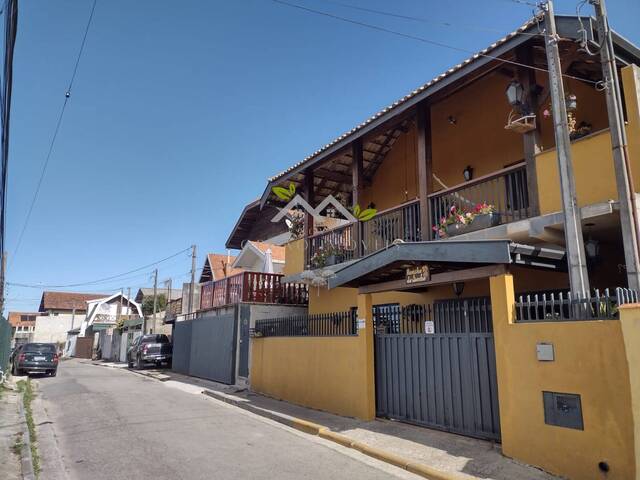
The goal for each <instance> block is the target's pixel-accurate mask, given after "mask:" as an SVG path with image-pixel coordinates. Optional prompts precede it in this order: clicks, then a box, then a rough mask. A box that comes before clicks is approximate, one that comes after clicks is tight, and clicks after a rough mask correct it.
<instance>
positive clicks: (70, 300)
mask: <svg viewBox="0 0 640 480" xmlns="http://www.w3.org/2000/svg"><path fill="white" fill-rule="evenodd" d="M108 296H109V294H106V293H75V292H42V300H41V301H40V311H41V312H46V311H47V310H69V311H71V310H73V309H75V310H81V311H86V309H87V300H95V299H96V298H104V297H108Z"/></svg>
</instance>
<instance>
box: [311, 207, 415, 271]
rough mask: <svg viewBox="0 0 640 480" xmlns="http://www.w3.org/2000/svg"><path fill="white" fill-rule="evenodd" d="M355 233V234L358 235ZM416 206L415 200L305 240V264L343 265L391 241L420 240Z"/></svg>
mask: <svg viewBox="0 0 640 480" xmlns="http://www.w3.org/2000/svg"><path fill="white" fill-rule="evenodd" d="M358 230H359V231H358ZM420 235H421V234H420V204H419V202H418V201H417V200H412V201H411V202H408V203H405V204H403V205H400V206H397V207H393V208H390V209H389V210H385V211H382V212H380V213H378V214H377V215H376V216H375V217H373V218H372V219H371V220H369V221H366V222H355V223H349V224H347V225H342V226H340V227H337V228H333V229H331V230H328V231H326V232H322V233H318V234H316V235H313V236H311V237H309V238H308V248H307V250H306V264H307V265H308V266H310V267H312V268H319V267H323V266H328V265H334V264H337V263H342V262H346V261H349V260H353V259H354V258H358V257H360V256H363V255H368V254H370V253H373V252H376V251H378V250H381V249H383V248H385V247H388V246H389V245H391V244H392V243H393V242H394V241H395V240H398V239H400V240H404V241H405V242H415V241H418V240H420Z"/></svg>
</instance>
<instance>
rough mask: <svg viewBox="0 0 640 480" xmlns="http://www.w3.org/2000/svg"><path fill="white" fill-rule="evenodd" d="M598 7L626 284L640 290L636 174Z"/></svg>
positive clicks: (601, 3)
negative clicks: (634, 186)
mask: <svg viewBox="0 0 640 480" xmlns="http://www.w3.org/2000/svg"><path fill="white" fill-rule="evenodd" d="M590 3H591V4H592V5H593V6H594V7H595V11H596V21H597V26H598V41H599V42H600V63H601V64H602V77H603V82H604V87H605V90H604V91H605V96H606V99H607V114H608V117H609V133H610V135H611V148H612V150H613V166H614V170H615V173H616V187H617V190H618V202H619V204H620V228H621V230H622V245H623V248H624V262H625V266H626V270H627V285H628V287H629V288H632V289H634V290H636V291H640V271H639V269H640V252H639V251H638V237H639V236H640V234H639V232H638V209H637V205H636V202H635V198H634V197H635V194H634V188H633V177H632V175H631V168H630V162H629V151H628V149H627V132H626V131H625V129H624V115H623V112H622V94H621V92H620V84H619V83H618V69H617V68H616V63H615V58H616V57H615V53H614V51H613V40H612V39H611V29H610V28H609V20H608V19H607V9H606V6H605V0H590Z"/></svg>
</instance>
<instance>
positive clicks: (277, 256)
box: [251, 241, 285, 262]
mask: <svg viewBox="0 0 640 480" xmlns="http://www.w3.org/2000/svg"><path fill="white" fill-rule="evenodd" d="M251 244H253V245H254V246H255V247H256V248H257V249H258V250H260V251H261V252H262V253H266V252H267V250H268V249H271V258H272V259H273V260H274V261H276V262H284V251H285V250H284V247H281V246H280V245H272V244H271V243H264V242H254V241H251Z"/></svg>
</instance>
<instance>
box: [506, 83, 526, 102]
mask: <svg viewBox="0 0 640 480" xmlns="http://www.w3.org/2000/svg"><path fill="white" fill-rule="evenodd" d="M505 93H506V95H507V101H508V102H509V105H511V106H512V107H513V108H516V107H521V106H522V105H523V104H524V87H523V86H522V84H521V83H520V82H518V81H517V80H512V81H511V82H510V83H509V85H508V86H507V91H506V92H505Z"/></svg>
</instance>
